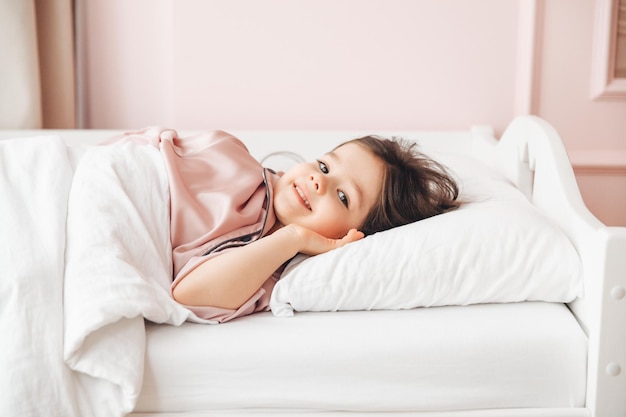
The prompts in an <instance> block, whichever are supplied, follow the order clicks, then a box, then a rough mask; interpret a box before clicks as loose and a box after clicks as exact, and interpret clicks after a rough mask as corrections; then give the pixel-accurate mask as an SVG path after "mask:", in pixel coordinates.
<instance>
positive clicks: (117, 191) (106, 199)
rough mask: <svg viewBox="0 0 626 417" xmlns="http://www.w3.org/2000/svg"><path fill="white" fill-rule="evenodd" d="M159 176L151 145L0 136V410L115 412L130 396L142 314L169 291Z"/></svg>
mask: <svg viewBox="0 0 626 417" xmlns="http://www.w3.org/2000/svg"><path fill="white" fill-rule="evenodd" d="M171 269H172V265H171V249H170V241H169V199H168V186H167V175H166V173H165V170H164V167H163V163H162V161H161V158H160V155H159V153H158V151H157V150H156V149H153V148H150V147H147V146H136V145H132V144H126V145H123V146H107V147H91V148H85V149H84V150H80V149H78V148H68V147H66V145H65V144H64V142H63V141H62V139H61V138H59V137H55V136H47V137H36V138H22V139H12V140H8V141H1V142H0V340H1V342H0V370H1V372H0V393H1V394H0V415H2V416H40V417H41V416H44V417H45V416H66V417H71V416H81V417H89V416H107V417H114V416H122V415H124V414H126V413H128V412H130V411H132V409H133V407H134V404H135V400H136V398H137V396H138V395H139V392H140V390H141V384H142V377H143V364H144V345H145V332H144V318H145V319H148V320H151V321H154V322H158V323H170V324H175V325H179V324H181V323H182V322H184V321H185V320H186V319H187V318H188V316H189V314H190V313H189V311H188V310H186V309H185V308H183V307H182V306H180V305H178V304H176V303H175V302H174V301H173V300H172V299H171V297H170V296H169V283H170V282H171Z"/></svg>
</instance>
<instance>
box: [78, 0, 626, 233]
mask: <svg viewBox="0 0 626 417" xmlns="http://www.w3.org/2000/svg"><path fill="white" fill-rule="evenodd" d="M75 4H76V7H77V19H78V21H77V36H78V50H77V59H78V62H79V64H78V73H79V94H78V106H79V123H80V124H81V126H82V127H87V128H135V127H139V126H144V125H149V124H160V125H168V126H173V127H176V128H178V129H181V130H182V129H210V128H220V129H360V130H363V129H365V130H378V129H380V130H383V129H403V130H408V129H450V128H460V129H465V128H467V127H468V126H470V125H472V124H475V123H482V124H484V123H486V124H491V125H493V126H494V127H495V128H496V131H497V133H498V134H500V133H502V131H503V129H504V128H505V127H506V125H507V124H508V122H509V121H510V120H511V119H512V118H513V117H515V116H516V115H519V114H527V113H533V114H537V115H539V116H541V117H544V118H546V119H547V120H548V121H550V122H551V123H553V124H554V125H555V127H556V128H557V129H558V130H559V131H560V132H561V134H562V135H563V138H564V141H565V144H566V147H567V150H568V152H569V154H570V157H571V159H572V162H573V163H574V165H575V167H576V173H577V178H578V180H579V184H580V186H581V188H582V192H583V197H584V198H585V201H586V203H587V205H588V206H589V207H590V209H591V210H592V211H593V212H594V214H596V215H597V216H598V217H599V218H600V219H601V220H602V221H604V222H605V223H607V224H611V225H622V226H626V101H612V102H595V101H593V100H591V98H590V95H589V78H590V67H591V62H592V60H591V56H592V38H593V27H594V26H593V25H594V23H593V22H594V20H593V16H594V2H593V1H589V0H543V1H541V0H475V1H472V2H466V1H464V0H441V1H437V2H433V1H428V0H384V1H383V0H380V1H368V2H362V1H359V0H317V1H313V0H301V1H298V2H294V1H290V0H266V1H263V2H259V1H255V0H233V1H229V2H221V1H217V0H178V1H173V0H161V1H159V2H154V1H152V0H133V1H131V2H129V1H124V0H109V1H107V2H90V1H86V0H77V1H76V3H75Z"/></svg>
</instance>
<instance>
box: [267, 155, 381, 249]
mask: <svg viewBox="0 0 626 417" xmlns="http://www.w3.org/2000/svg"><path fill="white" fill-rule="evenodd" d="M382 177H383V162H382V161H381V160H380V159H378V158H377V157H376V156H374V155H373V154H372V153H371V152H370V151H369V150H368V149H367V148H365V147H363V146H361V145H358V144H355V143H347V144H345V145H342V146H340V147H339V148H337V149H335V150H334V151H332V152H330V153H328V154H326V155H324V156H323V157H322V158H320V159H318V160H317V161H314V162H306V163H302V164H299V165H296V166H295V167H293V168H292V169H290V170H289V171H287V172H286V173H285V174H284V175H283V176H282V177H281V178H280V179H279V180H278V181H277V182H276V184H275V185H274V212H275V214H276V217H277V219H278V221H279V223H280V224H282V225H283V226H284V225H288V224H298V225H300V226H303V227H306V228H308V229H311V230H313V231H315V232H317V233H319V234H321V235H323V236H326V237H329V238H341V237H343V236H345V234H346V233H347V232H348V230H350V229H352V228H354V229H358V228H359V227H360V226H361V225H362V224H363V223H364V222H365V218H366V217H367V215H368V213H369V212H370V210H371V208H372V207H373V206H374V203H375V202H376V201H377V199H378V197H379V195H380V193H381V189H382V183H383V179H382Z"/></svg>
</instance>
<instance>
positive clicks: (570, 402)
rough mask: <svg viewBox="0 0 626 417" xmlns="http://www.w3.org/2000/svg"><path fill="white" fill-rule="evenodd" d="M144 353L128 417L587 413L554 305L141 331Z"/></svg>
mask: <svg viewBox="0 0 626 417" xmlns="http://www.w3.org/2000/svg"><path fill="white" fill-rule="evenodd" d="M146 349H147V350H146V369H145V379H144V387H143V391H142V393H141V395H140V397H139V399H138V402H137V408H136V410H135V411H136V412H155V411H161V412H175V411H178V412H184V411H200V410H220V409H222V410H226V409H236V408H239V409H245V408H262V409H289V410H299V409H300V410H301V409H309V408H313V409H316V410H320V409H323V410H350V411H374V410H376V411H390V412H391V411H416V410H418V411H424V410H430V411H437V410H464V409H490V408H525V407H539V408H553V407H558V408H569V407H582V406H583V405H584V401H585V379H586V378H585V375H586V368H585V364H586V359H585V358H586V351H587V339H586V336H585V335H584V333H583V332H582V330H581V329H580V327H579V325H578V324H577V322H576V320H575V318H574V317H573V316H572V314H571V313H570V312H569V310H568V309H567V307H566V306H565V305H563V304H558V303H543V302H525V303H517V304H483V305H472V306H465V307H462V306H454V307H436V308H420V309H415V310H403V311H367V312H333V313H313V312H307V313H300V314H298V315H296V316H295V317H291V318H288V319H285V318H276V317H273V316H272V315H271V314H270V313H261V314H257V315H254V316H250V317H244V318H241V319H237V320H235V321H233V322H231V323H229V324H228V325H227V326H202V325H198V324H193V323H185V324H184V325H182V326H181V327H172V326H161V325H150V326H148V332H147V346H146ZM303 351H304V352H305V353H306V355H304V356H303V355H302V352H303ZM303 358H304V360H303Z"/></svg>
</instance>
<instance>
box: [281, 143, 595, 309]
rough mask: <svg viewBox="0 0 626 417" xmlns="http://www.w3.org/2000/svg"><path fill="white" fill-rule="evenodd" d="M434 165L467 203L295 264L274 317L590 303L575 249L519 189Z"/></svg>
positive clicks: (484, 173)
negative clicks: (452, 177) (454, 181)
mask: <svg viewBox="0 0 626 417" xmlns="http://www.w3.org/2000/svg"><path fill="white" fill-rule="evenodd" d="M433 156H434V157H435V158H436V159H437V160H439V161H441V162H442V163H443V164H444V165H446V166H447V167H448V168H450V169H451V171H452V172H453V173H455V174H456V176H457V177H458V179H459V183H460V188H461V198H462V199H463V200H464V201H467V202H468V203H466V204H465V205H464V206H463V207H462V208H460V209H458V210H456V211H453V212H449V213H445V214H442V215H439V216H435V217H432V218H429V219H426V220H422V221H419V222H416V223H412V224H408V225H405V226H401V227H397V228H395V229H391V230H387V231H384V232H380V233H376V234H374V235H371V236H368V237H366V238H365V239H362V240H360V241H357V242H354V243H351V244H349V245H346V246H344V247H342V248H339V249H336V250H333V251H331V252H327V253H325V254H322V255H318V256H315V257H307V256H304V255H298V256H296V257H295V258H294V259H293V260H292V261H291V262H290V263H289V264H288V266H287V267H286V268H285V271H284V272H283V274H282V276H281V279H280V281H278V283H277V284H276V286H275V288H274V291H273V293H272V298H271V301H270V307H271V310H272V312H273V313H274V314H275V315H276V316H281V317H287V316H292V315H293V314H294V311H336V310H378V309H407V308H415V307H429V306H443V305H468V304H477V303H495V302H501V303H506V302H519V301H532V300H536V301H551V302H569V301H572V300H573V299H575V298H576V297H578V296H582V293H583V284H582V268H581V263H580V259H579V257H578V254H577V252H576V250H575V248H574V247H573V245H572V244H571V242H570V241H569V240H568V238H567V236H566V235H565V234H564V233H563V232H562V231H561V230H560V229H559V228H558V227H557V226H556V225H555V224H554V223H552V222H551V221H550V220H549V219H548V218H546V217H545V216H543V215H542V214H541V213H540V212H539V211H538V210H537V209H536V208H535V207H534V206H532V204H531V203H530V202H529V201H528V200H527V199H526V198H525V197H524V195H523V194H522V193H521V192H520V191H519V190H518V189H517V188H515V187H514V186H513V185H512V184H510V183H509V182H507V181H506V180H505V179H504V177H503V176H501V175H500V174H499V173H498V172H496V171H495V170H493V169H491V168H489V167H487V166H486V165H484V164H482V163H481V162H480V161H478V160H476V159H473V158H471V157H468V156H460V155H456V154H452V153H439V154H433Z"/></svg>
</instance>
